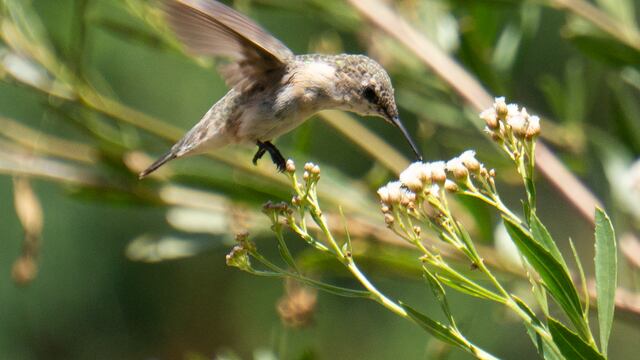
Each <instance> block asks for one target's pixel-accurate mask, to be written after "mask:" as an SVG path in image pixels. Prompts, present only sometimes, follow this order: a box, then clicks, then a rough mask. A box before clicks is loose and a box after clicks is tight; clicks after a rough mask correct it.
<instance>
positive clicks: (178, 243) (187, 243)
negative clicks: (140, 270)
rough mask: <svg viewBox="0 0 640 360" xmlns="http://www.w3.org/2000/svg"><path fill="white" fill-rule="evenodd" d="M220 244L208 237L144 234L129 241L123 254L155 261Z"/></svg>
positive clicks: (185, 255)
mask: <svg viewBox="0 0 640 360" xmlns="http://www.w3.org/2000/svg"><path fill="white" fill-rule="evenodd" d="M220 244H221V242H219V241H213V240H212V239H211V238H210V237H209V238H207V239H198V238H182V237H176V236H169V235H151V234H145V235H142V236H139V237H137V238H135V239H134V240H133V241H131V242H130V243H129V244H128V245H127V248H126V250H125V254H126V256H127V257H128V258H129V260H133V261H142V262H150V263H155V262H160V261H167V260H177V259H183V258H187V257H191V256H194V255H198V254H200V253H202V252H204V251H207V250H210V249H212V248H213V247H215V246H219V245H220Z"/></svg>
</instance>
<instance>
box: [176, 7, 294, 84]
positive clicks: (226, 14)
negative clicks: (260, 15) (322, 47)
mask: <svg viewBox="0 0 640 360" xmlns="http://www.w3.org/2000/svg"><path fill="white" fill-rule="evenodd" d="M165 12H166V15H167V19H168V20H169V23H170V24H171V27H172V28H173V30H174V31H175V33H176V35H177V36H178V38H179V39H180V41H182V42H183V43H184V44H185V45H186V47H187V49H188V50H189V52H191V53H193V54H195V55H214V56H216V55H222V56H228V57H231V58H233V59H234V60H235V61H234V62H232V63H230V64H227V65H225V66H223V67H221V68H220V73H221V74H222V76H223V77H224V79H225V81H226V83H227V85H229V86H230V87H234V88H237V89H238V90H240V91H244V90H247V89H249V88H251V87H253V86H254V85H256V84H259V83H263V82H268V81H269V79H270V77H271V76H274V75H276V74H278V73H279V74H281V73H282V71H283V70H284V69H285V67H286V64H287V62H288V61H289V60H291V58H293V56H294V54H293V52H291V50H289V48H287V47H286V46H285V45H284V44H283V43H282V42H280V40H278V39H276V38H275V37H273V36H272V35H270V34H269V33H267V32H266V31H265V30H264V29H262V28H261V27H260V26H258V25H257V24H256V23H254V22H253V21H252V20H251V19H249V18H248V17H246V16H244V15H242V14H240V13H238V12H237V11H235V10H233V9H231V8H229V7H228V6H226V5H223V4H221V3H219V2H217V1H214V0H169V1H168V2H167V6H166V7H165Z"/></svg>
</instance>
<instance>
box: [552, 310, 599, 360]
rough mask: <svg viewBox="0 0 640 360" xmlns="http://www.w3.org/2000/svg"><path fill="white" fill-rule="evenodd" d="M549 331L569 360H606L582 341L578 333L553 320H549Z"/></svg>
mask: <svg viewBox="0 0 640 360" xmlns="http://www.w3.org/2000/svg"><path fill="white" fill-rule="evenodd" d="M547 324H548V325H549V331H550V332H551V336H552V337H553V341H554V342H555V343H556V345H558V348H559V349H560V352H561V353H562V355H564V356H565V357H566V358H567V359H571V360H573V359H576V360H578V359H584V360H604V359H605V357H604V356H602V355H601V354H600V353H599V352H598V351H597V350H596V349H594V348H593V347H592V346H591V345H589V344H587V343H586V342H584V340H582V339H581V338H580V337H579V336H578V335H577V334H576V333H574V332H573V331H571V330H569V329H567V328H566V327H565V326H564V325H562V324H561V323H559V322H558V321H557V320H555V319H553V318H548V319H547Z"/></svg>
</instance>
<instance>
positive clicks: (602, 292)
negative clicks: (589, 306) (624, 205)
mask: <svg viewBox="0 0 640 360" xmlns="http://www.w3.org/2000/svg"><path fill="white" fill-rule="evenodd" d="M595 263H596V292H597V297H596V301H597V304H598V324H599V326H600V347H601V348H602V352H603V353H604V354H606V353H607V344H608V342H609V335H610V334H611V326H612V325H613V312H614V309H615V295H616V287H617V282H618V280H617V278H618V275H617V272H618V259H617V251H616V236H615V232H614V230H613V226H612V225H611V220H609V217H608V216H607V214H606V213H605V212H604V211H603V210H602V209H598V208H596V259H595Z"/></svg>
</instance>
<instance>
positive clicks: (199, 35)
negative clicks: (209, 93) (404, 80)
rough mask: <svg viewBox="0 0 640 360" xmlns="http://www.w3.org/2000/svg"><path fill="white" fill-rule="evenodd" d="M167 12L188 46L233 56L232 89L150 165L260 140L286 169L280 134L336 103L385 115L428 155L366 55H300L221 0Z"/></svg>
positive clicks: (191, 1)
mask: <svg viewBox="0 0 640 360" xmlns="http://www.w3.org/2000/svg"><path fill="white" fill-rule="evenodd" d="M164 13H165V17H166V19H167V21H168V23H169V25H170V27H171V29H172V30H173V32H174V33H175V34H176V36H177V38H178V40H180V41H181V42H182V43H183V44H184V45H185V47H186V50H187V52H188V53H190V54H192V55H196V56H224V57H228V58H230V59H231V61H230V62H229V63H226V64H224V65H222V66H220V67H219V68H218V70H219V72H220V74H221V75H222V77H223V78H224V80H225V82H226V84H227V86H229V88H230V89H231V90H229V92H228V93H227V94H226V95H225V96H224V97H222V98H221V99H220V100H218V102H216V103H215V104H214V105H213V106H212V107H211V108H210V109H209V111H207V113H206V114H205V115H204V116H203V117H202V119H201V120H200V121H199V122H198V123H197V124H196V125H195V126H193V128H191V130H189V131H188V132H187V133H186V134H185V135H184V137H183V138H182V139H181V140H179V141H178V142H177V143H176V144H174V145H173V146H172V147H171V149H170V150H169V151H168V152H167V153H166V154H165V155H163V156H162V157H160V158H159V159H158V160H157V161H155V162H154V163H153V164H151V165H150V166H149V167H148V168H147V169H146V170H144V171H142V172H141V173H140V178H143V177H145V176H147V175H149V174H150V173H152V172H153V171H155V170H157V169H158V168H159V167H160V166H162V165H164V164H166V163H167V162H168V161H170V160H173V159H176V158H181V157H183V156H186V155H193V154H198V153H203V152H206V151H210V150H214V149H219V148H221V147H223V146H226V145H230V144H239V143H253V144H256V145H257V146H258V150H257V152H256V153H255V156H254V157H253V164H254V165H256V164H257V162H258V160H259V159H261V158H262V157H263V155H264V154H265V153H267V152H268V153H269V155H270V157H271V160H272V161H273V163H274V164H275V165H276V167H277V169H278V170H279V171H281V172H282V171H284V169H285V167H286V160H285V158H284V156H282V154H281V153H280V151H279V150H278V148H277V147H276V146H275V145H274V144H273V143H272V141H273V139H275V138H277V137H278V136H280V135H282V134H285V133H287V132H289V131H291V130H293V129H294V128H296V127H297V126H299V125H300V124H302V122H304V121H305V120H306V119H308V118H309V117H311V116H312V115H313V114H315V113H317V112H319V111H322V110H329V109H337V110H344V111H349V112H354V113H357V114H360V115H365V116H376V117H381V118H383V119H384V120H386V121H387V122H389V123H391V124H393V125H394V126H396V127H397V128H398V129H399V130H400V131H401V132H402V134H403V135H404V137H405V138H406V140H407V141H408V142H409V145H410V146H411V148H412V149H413V151H414V152H415V154H416V156H417V157H418V159H419V160H422V156H421V155H420V152H419V150H418V148H417V146H416V145H415V143H414V141H413V140H412V138H411V136H410V135H409V133H408V132H407V130H406V129H405V127H404V125H403V124H402V122H401V121H400V117H399V114H398V108H397V106H396V102H395V97H394V89H393V86H392V85H391V80H390V78H389V75H388V74H387V72H386V71H385V70H384V68H382V66H381V65H380V64H378V63H377V62H376V61H374V60H373V59H371V58H369V57H367V56H364V55H348V54H342V55H321V54H307V55H295V54H294V53H293V52H292V51H291V50H290V49H289V48H288V47H286V46H285V45H284V44H283V43H282V42H280V40H278V39H276V38H275V37H274V36H272V35H270V34H269V33H268V32H267V31H265V30H264V29H262V28H261V27H260V26H259V25H257V24H256V23H255V22H253V21H252V20H251V19H249V18H248V17H246V16H245V15H243V14H241V13H239V12H237V11H235V10H233V9H231V8H230V7H228V6H226V5H224V4H222V3H219V2H217V1H215V0H165V3H164Z"/></svg>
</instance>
